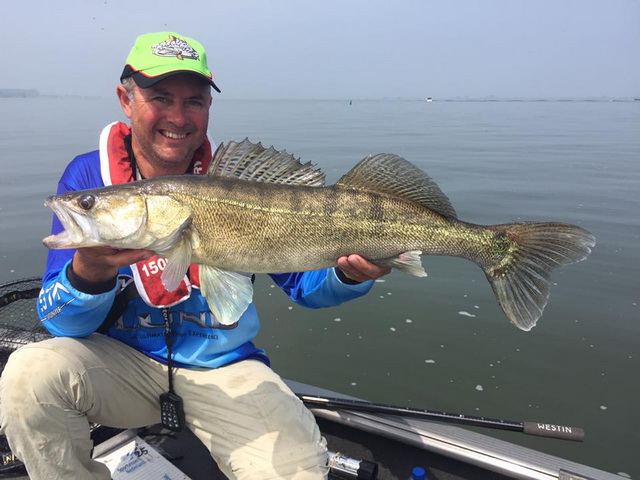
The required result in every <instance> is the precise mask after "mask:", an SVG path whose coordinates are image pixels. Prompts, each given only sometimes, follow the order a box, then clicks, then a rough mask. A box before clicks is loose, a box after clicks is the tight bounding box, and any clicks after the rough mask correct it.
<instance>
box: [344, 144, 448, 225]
mask: <svg viewBox="0 0 640 480" xmlns="http://www.w3.org/2000/svg"><path fill="white" fill-rule="evenodd" d="M336 185H337V186H342V187H349V188H356V189H362V190H369V191H374V192H379V193H385V194H387V195H393V196H396V197H402V198H405V199H407V200H411V201H412V202H416V203H419V204H420V205H423V206H425V207H428V208H430V209H431V210H433V211H435V212H437V213H439V214H440V215H444V216H445V217H449V218H457V215H456V211H455V210H454V209H453V207H452V206H451V202H449V199H448V198H447V196H446V195H445V194H444V193H442V190H440V187H438V185H437V184H436V182H434V181H433V179H432V178H431V177H429V175H427V174H426V173H425V172H423V171H422V170H420V169H419V168H418V167H416V166H415V165H413V164H412V163H410V162H408V161H407V160H405V159H404V158H402V157H399V156H398V155H393V154H390V153H379V154H377V155H369V156H368V157H366V158H364V159H362V160H361V161H360V163H358V164H357V165H356V166H355V167H353V168H352V169H351V170H350V171H349V172H348V173H347V174H346V175H344V176H343V177H342V178H341V179H340V180H338V182H337V183H336Z"/></svg>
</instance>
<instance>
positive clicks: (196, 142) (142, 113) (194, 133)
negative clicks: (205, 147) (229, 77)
mask: <svg viewBox="0 0 640 480" xmlns="http://www.w3.org/2000/svg"><path fill="white" fill-rule="evenodd" d="M134 89H135V90H134V95H133V99H129V98H128V97H127V96H126V93H125V94H124V95H123V91H124V87H122V86H120V87H118V96H119V98H120V102H121V104H122V109H123V111H124V113H125V115H126V116H127V117H128V118H129V120H130V121H131V145H132V148H133V152H134V154H135V156H136V160H137V162H138V166H139V168H140V171H141V172H142V174H143V175H144V176H145V177H152V176H156V175H168V174H180V173H184V172H185V171H186V170H187V168H188V166H189V164H190V163H191V160H192V158H193V154H194V152H195V151H196V150H197V149H198V147H199V146H200V145H202V142H203V141H204V139H205V137H206V135H207V126H208V124H209V107H210V106H211V91H210V87H209V85H208V84H207V83H205V82H204V81H203V80H201V79H199V78H198V77H196V76H194V75H190V74H180V75H174V76H171V77H169V78H167V79H166V80H162V81H161V82H158V83H157V84H155V85H154V86H152V87H149V88H139V87H138V86H135V87H134Z"/></svg>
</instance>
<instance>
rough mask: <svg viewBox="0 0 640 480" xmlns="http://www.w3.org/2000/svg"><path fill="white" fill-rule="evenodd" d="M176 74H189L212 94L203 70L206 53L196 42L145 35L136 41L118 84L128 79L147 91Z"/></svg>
mask: <svg viewBox="0 0 640 480" xmlns="http://www.w3.org/2000/svg"><path fill="white" fill-rule="evenodd" d="M178 73H193V74H195V75H198V76H200V77H201V78H203V79H204V80H205V81H206V82H207V83H208V84H209V85H211V86H212V87H213V88H214V89H216V91H218V92H220V89H219V88H218V86H217V85H216V84H215V83H213V75H211V71H210V70H209V67H208V66H207V52H205V50H204V47H203V46H202V44H200V42H198V41H196V40H194V39H193V38H189V37H185V36H183V35H180V34H178V33H175V32H158V33H146V34H144V35H140V36H139V37H138V38H136V43H135V44H134V45H133V48H132V49H131V52H129V56H128V57H127V63H126V65H125V67H124V70H123V71H122V75H121V76H120V81H121V82H122V80H124V79H125V78H128V77H131V78H133V80H134V81H135V82H136V85H138V87H140V88H148V87H150V86H152V85H155V84H156V83H158V82H159V81H161V80H164V79H165V78H167V77H170V76H171V75H176V74H178Z"/></svg>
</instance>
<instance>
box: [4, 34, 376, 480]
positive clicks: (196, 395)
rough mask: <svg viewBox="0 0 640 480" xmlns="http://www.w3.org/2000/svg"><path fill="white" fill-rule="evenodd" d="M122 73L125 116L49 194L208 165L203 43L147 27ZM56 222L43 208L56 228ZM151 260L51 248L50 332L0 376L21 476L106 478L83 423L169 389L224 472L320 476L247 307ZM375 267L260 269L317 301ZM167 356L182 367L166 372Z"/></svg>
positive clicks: (147, 418) (153, 405) (355, 283)
mask: <svg viewBox="0 0 640 480" xmlns="http://www.w3.org/2000/svg"><path fill="white" fill-rule="evenodd" d="M121 82H122V85H119V86H118V87H117V96H118V99H119V101H120V104H121V106H122V109H123V111H124V113H125V115H126V116H127V118H128V119H129V120H130V126H127V125H125V124H123V123H114V124H112V125H109V126H107V127H106V128H105V130H104V131H103V133H102V135H101V138H100V149H99V150H97V151H94V152H90V153H87V154H84V155H80V156H79V157H76V159H74V160H73V162H71V163H70V164H69V166H68V167H67V169H66V170H65V172H64V174H63V175H62V178H61V180H60V183H59V185H58V193H63V192H65V191H69V190H83V189H87V188H94V187H100V186H104V185H109V184H117V183H125V182H130V181H134V180H138V179H142V178H151V177H157V176H162V175H175V174H198V173H202V172H205V171H206V169H207V166H208V163H209V161H210V160H211V156H212V145H211V142H210V141H209V139H208V138H207V126H208V120H209V107H210V105H211V101H212V98H211V87H213V88H214V89H215V90H217V91H218V92H219V91H220V90H219V89H218V87H217V86H216V84H215V83H214V81H213V79H212V75H211V72H210V71H209V68H208V66H207V59H206V53H205V50H204V48H203V47H202V45H201V44H200V43H198V42H197V41H195V40H193V39H191V38H188V37H184V36H181V35H179V34H177V33H154V34H146V35H142V36H140V37H138V39H137V40H136V42H135V45H134V46H133V48H132V50H131V53H130V54H129V57H128V58H127V62H126V66H125V68H124V71H123V73H122V77H121ZM61 230H62V226H61V224H60V222H59V221H58V219H56V218H54V222H53V228H52V233H54V234H55V233H59V232H60V231H61ZM162 260H163V259H161V258H158V257H156V256H154V254H153V252H150V251H146V250H116V249H112V248H108V247H90V248H81V249H77V250H50V251H49V257H48V260H47V269H46V273H45V275H44V278H43V289H42V291H41V294H40V297H39V303H38V312H39V315H40V318H41V319H42V321H43V324H44V325H45V326H46V327H47V329H48V330H49V331H50V332H51V333H52V334H53V335H54V336H55V337H56V338H53V339H51V340H46V341H43V342H39V343H34V344H30V345H28V346H26V347H24V348H22V349H20V350H18V351H16V352H15V353H14V354H13V355H12V356H11V358H10V360H9V362H8V364H7V366H6V367H5V370H4V372H3V375H2V379H1V381H0V395H1V397H0V398H1V404H0V406H1V409H0V423H1V425H2V429H3V433H4V434H5V435H6V436H7V439H8V441H9V444H10V446H11V449H12V451H13V452H14V453H15V454H16V455H17V456H18V458H20V459H22V460H23V461H24V463H25V465H26V467H27V470H28V473H29V475H30V477H31V478H32V479H43V480H52V479H65V480H68V479H82V480H85V479H108V478H110V475H109V472H108V470H107V468H106V467H105V466H104V465H102V464H100V463H98V462H95V461H93V460H91V449H92V444H91V441H90V437H89V422H94V423H100V424H103V425H108V426H113V427H121V428H132V427H141V426H145V425H152V424H156V423H158V422H159V421H160V419H161V409H160V401H159V397H160V396H161V395H163V394H166V393H167V391H168V390H170V391H171V392H172V393H175V394H177V395H179V396H180V397H181V398H182V403H183V405H184V413H185V419H186V424H187V426H188V427H189V428H190V429H191V430H192V431H193V432H194V433H195V434H196V435H197V436H198V437H199V438H200V440H201V441H202V442H203V443H204V445H205V446H206V447H207V448H208V449H209V450H210V452H211V455H212V456H213V458H214V459H215V460H216V461H217V463H218V464H219V466H220V468H221V469H222V471H223V472H224V473H225V474H226V475H227V476H228V477H229V478H253V479H260V480H264V479H269V478H292V479H293V478H295V479H316V478H324V477H325V476H326V466H325V465H326V445H325V442H324V439H322V437H321V435H320V433H319V431H318V428H317V425H316V424H315V421H314V418H313V416H312V415H311V414H310V412H309V411H308V410H307V409H306V408H305V407H304V406H303V404H302V403H301V402H300V401H299V400H298V399H297V398H296V397H295V395H293V393H292V392H291V391H290V390H289V389H288V388H287V387H286V385H285V384H284V383H283V382H282V380H281V379H280V378H279V377H278V376H277V375H276V374H275V373H274V372H273V371H272V370H271V369H270V368H269V361H268V358H267V356H266V354H265V352H264V351H263V350H260V349H258V348H257V347H255V346H254V344H253V343H252V340H253V338H254V337H255V336H256V334H257V332H258V330H259V320H258V315H257V313H256V309H255V306H254V305H253V304H251V305H250V306H249V307H248V308H247V310H246V311H245V312H244V314H243V315H242V317H241V318H240V320H239V321H238V322H237V323H235V324H234V325H232V326H224V325H221V324H219V323H217V322H216V319H215V316H213V315H212V314H211V312H210V311H209V308H208V306H207V304H206V301H205V299H204V297H203V296H202V295H200V290H199V289H198V288H197V270H194V266H192V267H191V269H190V274H189V275H188V276H187V277H185V279H184V281H183V283H182V284H181V285H180V287H179V288H178V289H177V290H176V291H172V292H169V291H166V290H165V289H164V287H163V285H162V283H161V282H160V278H159V277H160V275H159V274H158V272H159V271H160V270H161V267H162V265H163V263H162ZM386 273H388V269H382V268H379V267H377V266H375V265H373V264H371V263H369V262H367V261H366V260H364V259H363V258H361V257H359V256H357V255H350V256H349V257H342V258H340V259H338V267H337V268H335V269H328V270H323V271H316V272H305V273H293V274H274V275H271V276H272V278H273V280H274V281H275V282H276V283H277V284H278V285H279V286H280V287H282V288H283V290H284V291H285V292H286V293H287V294H288V295H289V296H290V297H291V298H292V299H293V300H294V301H296V302H297V303H299V304H300V305H304V306H307V307H312V308H318V307H326V306H333V305H337V304H339V303H341V302H343V301H347V300H350V299H353V298H356V297H359V296H361V295H364V294H365V293H366V292H367V291H368V290H369V289H370V288H371V285H372V283H373V282H372V281H371V280H373V279H375V278H378V277H380V276H382V275H384V274H386ZM133 286H135V288H134V287H133ZM132 292H133V293H132ZM165 328H167V329H168V330H169V331H170V338H172V339H173V341H172V345H171V347H172V348H171V350H170V348H169V347H170V345H169V343H168V342H167V341H166V338H165V335H164V332H165ZM96 332H102V334H101V333H96ZM168 362H171V363H173V365H174V366H175V367H177V368H176V369H174V371H173V375H172V376H171V377H170V378H168V371H169V372H170V370H171V369H170V368H168V366H167V363H168ZM171 384H173V385H172V386H173V388H169V386H170V385H171Z"/></svg>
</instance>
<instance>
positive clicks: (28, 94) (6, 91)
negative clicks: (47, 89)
mask: <svg viewBox="0 0 640 480" xmlns="http://www.w3.org/2000/svg"><path fill="white" fill-rule="evenodd" d="M39 96H40V92H39V91H38V90H36V89H35V88H29V89H25V88H0V98H34V97H39Z"/></svg>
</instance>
